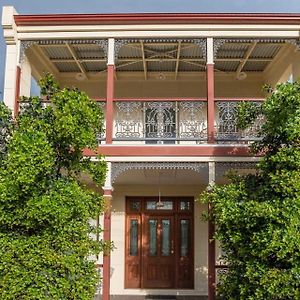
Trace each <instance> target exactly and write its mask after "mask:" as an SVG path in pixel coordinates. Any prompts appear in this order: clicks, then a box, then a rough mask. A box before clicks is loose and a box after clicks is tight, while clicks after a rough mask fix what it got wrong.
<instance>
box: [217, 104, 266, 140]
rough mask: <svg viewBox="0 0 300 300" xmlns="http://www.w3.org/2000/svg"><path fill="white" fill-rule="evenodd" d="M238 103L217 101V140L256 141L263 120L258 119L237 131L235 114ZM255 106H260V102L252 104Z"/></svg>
mask: <svg viewBox="0 0 300 300" xmlns="http://www.w3.org/2000/svg"><path fill="white" fill-rule="evenodd" d="M238 103H240V102H239V101H218V102H217V104H216V105H217V109H218V118H217V120H216V137H217V139H218V140H228V141H233V140H239V139H240V140H249V141H250V140H257V139H259V137H258V133H259V131H260V129H261V127H262V125H263V118H262V117H258V118H257V119H256V121H255V122H254V124H253V125H252V126H251V127H249V128H247V129H245V130H239V129H238V127H237V112H238ZM252 103H253V104H255V105H256V106H258V107H259V106H261V102H252Z"/></svg>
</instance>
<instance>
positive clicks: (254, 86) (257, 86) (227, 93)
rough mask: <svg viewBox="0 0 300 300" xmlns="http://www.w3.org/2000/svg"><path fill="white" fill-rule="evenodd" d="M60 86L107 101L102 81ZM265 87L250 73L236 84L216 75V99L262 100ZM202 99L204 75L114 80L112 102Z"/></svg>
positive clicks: (226, 76)
mask: <svg viewBox="0 0 300 300" xmlns="http://www.w3.org/2000/svg"><path fill="white" fill-rule="evenodd" d="M61 84H62V85H63V86H65V85H66V86H76V87H78V88H79V89H81V90H83V91H86V92H87V94H88V95H89V96H90V97H91V98H105V97H106V82H105V79H99V80H95V79H93V80H91V81H76V80H74V79H73V80H72V79H70V78H69V79H68V80H66V79H61ZM263 84H264V81H263V78H262V76H261V75H260V74H257V73H253V74H251V73H249V74H248V77H247V79H245V80H237V79H236V78H235V74H218V73H217V72H216V75H215V97H241V98H242V97H246V98H247V97H249V98H261V97H263V93H262V91H261V88H262V86H263ZM159 97H161V98H168V97H173V98H181V97H182V98H205V97H206V81H205V78H204V76H203V74H199V79H197V77H196V76H193V77H191V78H189V79H187V78H184V79H182V80H177V81H176V80H169V79H168V80H161V81H159V80H141V79H139V78H137V79H134V78H128V79H123V78H122V79H120V80H115V98H159Z"/></svg>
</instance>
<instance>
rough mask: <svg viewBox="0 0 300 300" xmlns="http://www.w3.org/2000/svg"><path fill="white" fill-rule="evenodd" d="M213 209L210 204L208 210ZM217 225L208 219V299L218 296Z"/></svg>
mask: <svg viewBox="0 0 300 300" xmlns="http://www.w3.org/2000/svg"><path fill="white" fill-rule="evenodd" d="M211 209H212V207H211V204H209V205H208V211H209V212H210V211H211ZM214 234H215V225H214V224H213V222H212V221H211V220H209V221H208V300H215V296H216V286H215V284H216V242H215V239H214Z"/></svg>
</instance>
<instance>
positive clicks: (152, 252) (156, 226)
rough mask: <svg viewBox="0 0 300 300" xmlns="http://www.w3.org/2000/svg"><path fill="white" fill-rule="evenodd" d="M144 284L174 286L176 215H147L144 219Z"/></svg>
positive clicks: (161, 286)
mask: <svg viewBox="0 0 300 300" xmlns="http://www.w3.org/2000/svg"><path fill="white" fill-rule="evenodd" d="M143 225H144V229H143V233H144V241H145V244H144V245H145V246H144V251H143V252H144V253H143V256H144V257H143V265H144V268H143V278H144V280H143V286H144V287H145V288H153V287H155V288H173V287H174V280H175V272H174V264H175V255H174V216H169V215H165V216H157V215H146V216H145V220H144V224H143Z"/></svg>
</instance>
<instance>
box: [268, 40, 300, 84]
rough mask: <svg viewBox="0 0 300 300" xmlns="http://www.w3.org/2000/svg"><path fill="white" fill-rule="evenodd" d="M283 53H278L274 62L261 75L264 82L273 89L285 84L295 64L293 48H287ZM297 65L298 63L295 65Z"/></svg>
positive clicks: (290, 46)
mask: <svg viewBox="0 0 300 300" xmlns="http://www.w3.org/2000/svg"><path fill="white" fill-rule="evenodd" d="M283 50H285V52H284V53H278V55H277V57H276V58H275V59H274V61H273V62H272V63H271V64H270V65H269V66H268V67H267V68H266V70H265V71H264V74H263V78H264V82H265V83H267V84H269V85H271V86H272V87H275V86H276V85H277V84H279V83H283V82H286V81H287V80H288V79H289V77H290V75H291V74H292V72H293V65H294V64H295V63H297V58H296V57H295V53H296V52H295V47H294V46H292V45H289V46H287V49H283ZM297 64H298V63H297Z"/></svg>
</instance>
